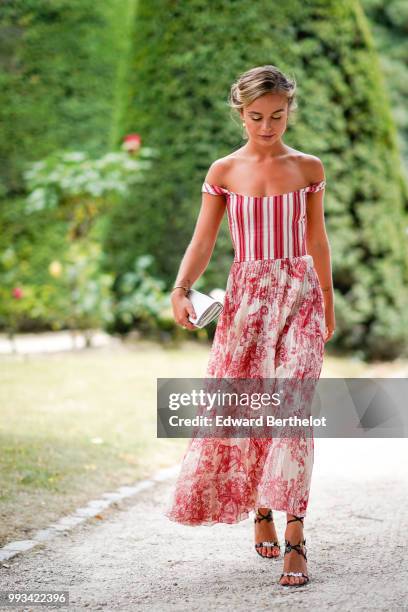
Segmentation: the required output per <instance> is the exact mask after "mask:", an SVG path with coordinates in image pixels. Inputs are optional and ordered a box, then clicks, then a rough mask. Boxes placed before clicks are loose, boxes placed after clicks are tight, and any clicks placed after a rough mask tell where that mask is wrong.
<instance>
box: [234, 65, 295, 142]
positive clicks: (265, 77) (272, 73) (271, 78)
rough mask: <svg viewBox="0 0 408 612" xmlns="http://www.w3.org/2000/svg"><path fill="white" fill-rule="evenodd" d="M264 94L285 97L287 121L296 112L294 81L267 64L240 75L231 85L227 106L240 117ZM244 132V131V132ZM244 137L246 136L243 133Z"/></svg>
mask: <svg viewBox="0 0 408 612" xmlns="http://www.w3.org/2000/svg"><path fill="white" fill-rule="evenodd" d="M266 93H277V94H282V95H284V96H286V98H287V101H288V120H289V117H290V116H291V115H292V114H293V113H294V111H296V110H297V108H298V105H297V101H296V80H295V78H294V77H293V78H291V77H289V76H287V75H286V74H284V73H283V72H282V71H281V70H279V68H277V67H276V66H273V65H272V64H268V65H266V66H256V67H255V68H251V69H250V70H247V71H246V72H244V73H243V74H241V75H240V76H239V77H238V79H237V80H236V81H235V82H234V83H233V84H232V86H231V90H230V94H229V97H228V106H229V107H230V108H231V109H232V111H236V112H237V113H238V115H240V111H241V110H242V109H243V108H244V107H245V106H248V105H249V104H252V102H254V100H256V99H257V98H259V97H260V96H263V95H264V94H266ZM244 132H245V130H244ZM244 136H246V134H245V133H244Z"/></svg>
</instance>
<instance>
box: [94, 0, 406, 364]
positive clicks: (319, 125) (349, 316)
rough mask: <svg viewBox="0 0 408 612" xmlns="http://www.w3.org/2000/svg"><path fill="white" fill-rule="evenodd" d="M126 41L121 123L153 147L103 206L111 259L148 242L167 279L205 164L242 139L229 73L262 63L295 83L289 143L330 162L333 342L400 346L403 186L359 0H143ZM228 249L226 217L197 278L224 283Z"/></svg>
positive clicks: (124, 258)
mask: <svg viewBox="0 0 408 612" xmlns="http://www.w3.org/2000/svg"><path fill="white" fill-rule="evenodd" d="M158 13H160V14H161V19H157V14H158ZM133 45H134V46H133V55H132V62H131V64H130V66H129V87H130V90H131V101H130V104H129V107H128V109H127V112H126V113H124V114H123V117H124V120H123V127H122V130H121V131H122V132H126V131H130V130H131V131H138V132H139V133H140V134H141V136H142V139H143V141H144V142H147V143H148V144H149V146H153V147H155V148H157V149H158V151H159V152H160V156H159V159H158V160H157V163H156V165H155V167H154V169H153V170H152V171H151V172H150V174H149V176H148V177H147V179H146V181H145V182H144V183H143V184H141V185H139V186H137V187H136V188H135V189H134V190H133V193H132V195H131V197H130V198H128V199H127V201H126V202H124V203H123V206H122V207H120V208H119V209H118V210H117V212H116V213H115V214H114V215H113V216H112V219H111V228H110V231H109V233H108V236H107V239H106V245H105V250H106V251H107V253H108V256H109V261H110V266H111V267H112V269H114V270H115V271H116V272H117V273H118V274H119V275H120V274H122V273H124V272H125V271H126V270H127V269H128V267H129V265H130V262H132V261H133V260H134V258H135V256H136V255H139V254H143V253H146V252H148V253H153V254H155V255H156V262H157V263H156V269H155V270H154V272H155V273H156V274H157V275H158V276H159V277H160V278H163V279H165V280H166V282H167V283H168V286H169V287H170V285H171V283H172V282H173V280H174V278H175V276H176V273H177V269H178V266H179V263H180V259H181V256H182V254H183V252H184V250H185V248H186V247H187V245H188V242H189V240H190V238H191V235H192V231H193V229H194V224H195V220H196V218H197V214H198V212H199V208H200V202H201V193H200V190H201V184H202V181H203V180H204V177H205V174H206V171H207V169H208V167H209V165H210V164H211V162H212V161H213V160H215V159H216V158H219V157H221V156H224V155H227V154H228V153H230V152H231V151H233V150H234V149H236V148H238V147H240V146H241V145H242V144H243V141H242V140H241V127H240V124H238V125H236V123H234V122H233V121H232V120H231V118H230V111H229V109H228V107H227V105H226V100H227V96H228V93H229V89H230V85H231V83H232V82H233V80H234V79H235V78H236V76H237V75H238V74H240V73H241V72H243V71H244V70H247V69H249V68H250V67H252V66H255V65H262V64H266V63H268V64H269V63H272V64H275V65H277V66H279V67H280V68H281V69H282V70H284V71H286V72H288V73H289V74H294V75H295V77H296V80H297V83H298V94H299V107H300V108H299V112H298V120H297V122H296V124H295V125H293V126H292V127H290V128H289V130H288V132H287V133H286V135H285V142H286V143H287V144H289V145H290V146H292V147H295V148H298V149H300V150H302V151H305V152H307V153H311V154H315V155H318V156H319V157H320V158H321V159H322V161H323V162H324V165H325V168H326V175H327V188H326V196H325V207H326V223H327V229H328V234H329V239H330V243H331V246H332V263H333V271H334V283H335V288H336V312H337V323H338V326H337V333H336V340H335V341H332V342H331V346H337V347H338V348H343V349H345V348H346V349H351V350H353V351H355V352H356V353H358V354H361V355H362V356H366V357H377V358H388V357H393V356H396V355H398V354H401V353H402V352H403V351H404V350H406V347H407V339H408V297H407V290H406V284H407V281H408V249H407V234H406V228H407V226H408V221H407V215H406V212H405V208H406V207H407V201H408V194H407V188H406V184H405V183H404V181H403V178H402V172H401V162H400V158H399V154H398V150H397V145H396V133H395V126H394V124H393V120H392V116H391V114H390V108H389V99H388V96H387V95H386V87H385V84H384V80H383V78H382V75H381V70H380V67H379V63H378V58H377V54H376V51H375V49H374V46H373V40H372V37H371V35H370V32H369V28H368V24H367V21H366V19H365V17H364V14H363V12H362V10H361V7H360V5H359V3H358V2H356V1H354V0H348V1H344V2H338V1H335V0H331V1H330V0H324V1H323V0H321V1H315V2H308V3H305V2H301V1H299V0H290V1H288V2H286V3H285V4H282V3H280V2H277V1H271V0H260V1H258V2H255V3H248V2H247V1H246V0H236V1H235V2H225V1H214V2H211V3H207V2H206V0H189V2H187V1H184V2H178V3H176V4H175V3H174V2H172V1H163V0H161V1H160V2H158V1H157V0H152V1H151V2H148V3H141V5H140V7H139V10H138V12H137V15H136V17H135V24H134V34H133ZM231 261H232V247H231V241H230V238H229V234H228V227H227V222H226V217H224V220H223V225H222V229H221V231H220V234H219V236H218V241H217V244H216V247H215V250H214V253H213V259H212V262H211V265H210V266H209V268H208V269H207V271H206V273H205V278H206V281H207V284H206V288H208V289H210V288H212V287H213V286H215V285H216V286H221V287H222V286H225V282H226V275H227V272H228V266H229V264H230V263H231Z"/></svg>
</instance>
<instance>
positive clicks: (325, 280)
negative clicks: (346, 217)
mask: <svg viewBox="0 0 408 612" xmlns="http://www.w3.org/2000/svg"><path fill="white" fill-rule="evenodd" d="M309 168H310V174H309V176H311V177H312V178H309V183H317V182H320V181H322V180H326V179H325V174H324V167H323V164H322V162H321V161H320V159H319V158H317V157H314V158H313V160H312V162H309ZM323 198H324V190H321V191H316V192H308V194H307V207H306V216H307V223H306V245H307V246H306V248H307V252H308V253H309V254H310V255H311V256H312V258H313V263H314V266H315V268H316V273H317V276H318V278H319V282H320V285H321V289H322V291H323V296H324V306H325V320H326V337H325V342H327V340H330V338H331V337H332V335H333V333H334V330H335V327H336V321H335V315H334V295H333V279H332V268H331V253H330V244H329V239H328V236H327V232H326V226H325V220H324V205H323Z"/></svg>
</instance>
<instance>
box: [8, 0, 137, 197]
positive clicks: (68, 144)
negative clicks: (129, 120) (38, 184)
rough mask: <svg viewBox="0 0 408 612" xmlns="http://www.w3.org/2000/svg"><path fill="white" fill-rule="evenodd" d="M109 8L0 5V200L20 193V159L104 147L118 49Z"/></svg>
mask: <svg viewBox="0 0 408 612" xmlns="http://www.w3.org/2000/svg"><path fill="white" fill-rule="evenodd" d="M120 4H121V6H122V9H124V8H125V4H126V3H125V2H121V3H120ZM117 9H118V2H117V1H116V0H104V2H95V1H93V0H13V1H12V2H11V1H9V2H7V1H6V2H4V1H3V2H2V3H1V10H0V57H1V69H0V167H1V170H0V197H1V196H6V195H7V196H9V197H10V196H13V195H15V194H19V193H21V192H23V191H24V186H23V181H22V170H23V168H24V165H25V163H26V161H30V160H37V159H40V158H42V157H44V156H46V155H48V154H49V153H50V152H52V151H54V150H55V149H59V148H61V149H65V148H71V149H74V150H78V149H85V150H86V151H88V152H90V153H92V154H95V155H98V154H100V153H102V152H105V150H106V148H107V147H108V146H110V144H111V139H112V136H113V134H112V132H111V129H112V125H111V124H112V115H113V108H114V104H115V102H116V100H117V95H118V92H117V89H116V82H117V74H118V59H119V58H120V56H121V53H122V50H123V46H124V44H125V39H124V37H123V28H124V27H125V21H124V18H125V15H123V11H122V10H121V11H118V10H117Z"/></svg>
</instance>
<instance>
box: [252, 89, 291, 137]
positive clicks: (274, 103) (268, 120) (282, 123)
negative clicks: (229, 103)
mask: <svg viewBox="0 0 408 612" xmlns="http://www.w3.org/2000/svg"><path fill="white" fill-rule="evenodd" d="M241 117H242V120H243V121H244V122H245V129H246V131H247V134H248V139H249V140H252V141H254V142H256V143H257V144H258V143H259V144H264V145H265V144H266V145H268V144H271V143H273V142H276V141H277V140H279V138H280V137H281V136H282V135H283V134H284V132H285V130H286V126H287V119H288V100H287V98H286V96H284V95H282V94H275V93H267V94H264V95H263V96H260V97H259V98H257V99H256V100H254V102H252V103H251V104H249V105H248V106H245V107H244V109H243V110H242V111H241Z"/></svg>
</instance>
